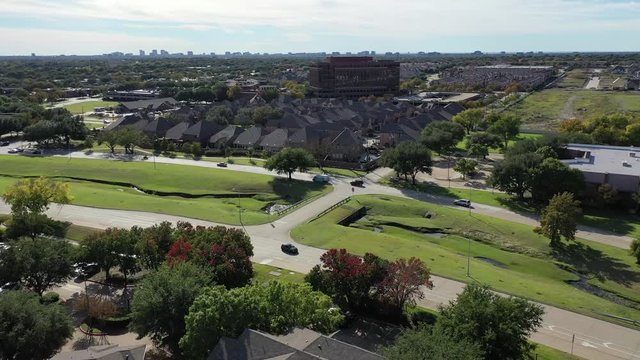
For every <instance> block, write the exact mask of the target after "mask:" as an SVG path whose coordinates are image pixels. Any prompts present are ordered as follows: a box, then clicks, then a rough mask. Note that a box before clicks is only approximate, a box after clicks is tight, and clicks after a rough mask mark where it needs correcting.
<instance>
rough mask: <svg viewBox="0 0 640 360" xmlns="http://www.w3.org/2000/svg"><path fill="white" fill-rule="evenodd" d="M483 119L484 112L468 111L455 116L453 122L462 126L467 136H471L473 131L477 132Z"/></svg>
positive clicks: (477, 110)
mask: <svg viewBox="0 0 640 360" xmlns="http://www.w3.org/2000/svg"><path fill="white" fill-rule="evenodd" d="M483 118H484V110H482V109H468V110H465V111H463V112H461V113H459V114H457V115H456V116H454V117H453V118H452V119H451V121H453V122H454V123H457V124H460V125H462V127H463V128H464V130H465V131H466V132H467V134H471V132H472V131H474V130H476V129H477V128H478V127H479V126H480V124H482V119H483Z"/></svg>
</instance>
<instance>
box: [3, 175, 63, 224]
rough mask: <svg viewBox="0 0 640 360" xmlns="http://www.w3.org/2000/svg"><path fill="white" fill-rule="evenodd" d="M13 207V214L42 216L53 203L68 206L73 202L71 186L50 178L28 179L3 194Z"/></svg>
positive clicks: (18, 182)
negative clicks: (70, 191)
mask: <svg viewBox="0 0 640 360" xmlns="http://www.w3.org/2000/svg"><path fill="white" fill-rule="evenodd" d="M2 199H3V200H4V201H5V202H6V203H7V204H9V205H10V206H11V214H12V215H14V216H19V215H22V214H26V213H32V214H42V213H44V212H45V211H47V209H49V205H50V204H51V203H52V202H55V203H58V204H68V203H69V202H70V201H71V199H72V198H71V194H70V193H69V185H68V184H65V183H61V182H57V181H53V180H50V179H48V178H44V177H40V178H37V179H27V180H20V181H17V182H15V183H14V184H13V185H11V186H10V187H9V189H7V191H5V193H4V194H2Z"/></svg>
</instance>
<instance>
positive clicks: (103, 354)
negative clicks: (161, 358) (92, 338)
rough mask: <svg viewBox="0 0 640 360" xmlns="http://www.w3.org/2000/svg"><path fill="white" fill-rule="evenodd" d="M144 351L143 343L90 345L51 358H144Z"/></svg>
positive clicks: (63, 359)
mask: <svg viewBox="0 0 640 360" xmlns="http://www.w3.org/2000/svg"><path fill="white" fill-rule="evenodd" d="M145 353H146V346H145V345H137V346H118V345H101V346H91V347H89V348H87V349H85V350H76V351H70V352H63V353H59V354H56V355H55V356H54V357H52V358H51V360H125V359H126V360H144V357H145Z"/></svg>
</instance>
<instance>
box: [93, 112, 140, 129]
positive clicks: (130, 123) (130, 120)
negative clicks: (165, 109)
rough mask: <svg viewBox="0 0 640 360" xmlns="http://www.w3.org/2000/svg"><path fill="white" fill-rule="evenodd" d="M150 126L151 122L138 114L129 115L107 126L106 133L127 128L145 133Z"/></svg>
mask: <svg viewBox="0 0 640 360" xmlns="http://www.w3.org/2000/svg"><path fill="white" fill-rule="evenodd" d="M148 124H149V120H146V119H143V118H142V116H140V115H138V114H128V115H125V116H123V117H121V118H120V119H118V120H116V121H114V122H112V123H111V124H109V125H107V126H106V127H105V128H104V131H110V130H115V129H122V128H125V127H130V128H133V129H136V130H140V131H143V130H144V128H145V127H146V126H147V125H148Z"/></svg>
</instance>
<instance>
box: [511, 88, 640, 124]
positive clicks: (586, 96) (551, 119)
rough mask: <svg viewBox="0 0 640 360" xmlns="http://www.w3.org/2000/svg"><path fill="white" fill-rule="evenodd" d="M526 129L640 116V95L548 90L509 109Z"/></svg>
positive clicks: (534, 94)
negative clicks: (601, 117) (569, 120)
mask: <svg viewBox="0 0 640 360" xmlns="http://www.w3.org/2000/svg"><path fill="white" fill-rule="evenodd" d="M508 112H510V113H513V114H515V115H516V116H517V117H518V118H520V119H521V120H522V121H523V128H524V129H535V130H555V129H557V126H558V124H559V123H560V122H561V121H562V120H564V119H567V118H579V119H586V118H589V117H591V116H596V115H606V114H613V113H618V112H623V113H629V114H633V115H638V114H640V94H638V93H630V92H615V91H594V90H567V89H548V90H544V91H541V92H536V93H533V94H531V95H530V96H528V97H527V98H526V99H524V100H523V101H522V102H520V103H519V104H517V105H515V106H514V107H512V108H511V109H509V111H508Z"/></svg>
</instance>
